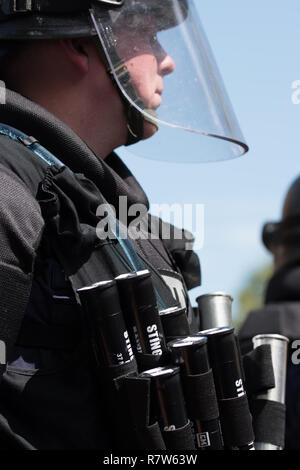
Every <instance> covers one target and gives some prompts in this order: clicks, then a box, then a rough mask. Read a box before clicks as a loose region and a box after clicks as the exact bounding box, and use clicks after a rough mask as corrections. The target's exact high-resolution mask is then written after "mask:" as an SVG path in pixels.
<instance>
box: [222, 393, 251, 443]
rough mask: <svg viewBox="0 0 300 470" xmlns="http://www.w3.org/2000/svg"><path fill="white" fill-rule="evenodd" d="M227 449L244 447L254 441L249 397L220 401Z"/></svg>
mask: <svg viewBox="0 0 300 470" xmlns="http://www.w3.org/2000/svg"><path fill="white" fill-rule="evenodd" d="M219 410H220V419H221V426H222V432H223V438H224V444H225V447H243V446H245V445H247V444H249V443H250V442H253V441H254V435H253V428H252V417H251V414H250V411H249V403H248V398H247V395H243V396H241V397H238V398H229V399H223V400H219Z"/></svg>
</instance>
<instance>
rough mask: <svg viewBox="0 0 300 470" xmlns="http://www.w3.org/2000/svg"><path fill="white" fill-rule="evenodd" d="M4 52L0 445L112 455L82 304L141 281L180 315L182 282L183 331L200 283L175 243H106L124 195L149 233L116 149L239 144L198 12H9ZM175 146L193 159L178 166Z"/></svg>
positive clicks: (108, 7)
mask: <svg viewBox="0 0 300 470" xmlns="http://www.w3.org/2000/svg"><path fill="white" fill-rule="evenodd" d="M0 47H1V59H0V70H1V77H0V78H1V80H3V82H5V85H6V87H7V89H6V101H5V103H4V104H2V105H0V155H1V158H0V178H1V185H0V187H1V198H0V199H1V204H0V206H1V207H0V214H1V215H0V219H1V227H0V230H1V260H0V279H1V283H0V284H1V296H0V304H1V305H0V339H1V340H3V341H4V342H5V344H6V345H7V358H8V363H7V366H6V367H3V368H2V373H1V383H0V441H1V446H2V447H3V448H22V449H64V448H72V449H74V448H97V449H104V448H110V446H111V441H112V436H111V434H110V432H109V423H108V422H107V420H106V413H105V409H104V406H103V401H102V398H101V396H102V395H101V393H102V391H101V390H99V387H98V385H97V384H96V382H95V378H94V375H93V370H92V366H91V364H90V358H89V354H88V348H87V343H88V338H87V337H86V334H85V325H84V317H83V315H82V311H81V308H80V305H79V301H78V297H77V295H76V291H77V290H78V289H79V288H81V287H84V286H86V285H88V284H92V283H95V282H97V281H101V280H107V279H112V278H114V277H116V276H117V275H119V274H122V273H126V272H131V271H135V270H138V269H141V268H145V267H146V268H147V269H149V270H150V272H151V273H152V276H153V282H154V284H155V288H156V292H157V296H158V302H159V303H160V307H164V308H165V307H170V306H173V305H177V304H178V298H179V296H178V295H174V293H173V291H172V290H171V289H170V288H169V287H168V284H170V282H171V281H170V280H171V279H174V277H175V278H176V280H177V283H179V284H180V285H181V289H182V292H184V296H183V298H185V303H186V305H185V307H186V308H187V310H188V311H189V319H190V322H191V321H192V313H191V308H190V305H189V301H188V296H187V289H189V288H192V287H195V286H196V285H198V284H199V265H198V261H197V259H196V258H195V255H193V253H192V252H189V253H188V256H183V255H182V253H183V252H185V243H184V241H185V240H184V239H183V241H182V243H181V245H180V244H179V245H178V242H176V246H175V245H173V244H172V240H167V241H166V243H164V240H162V238H161V237H160V234H159V233H158V231H157V233H155V234H154V235H155V237H153V238H151V237H145V236H143V237H140V239H137V240H136V239H133V238H132V237H130V234H129V235H128V237H127V238H126V239H125V240H124V239H123V238H122V237H118V235H116V233H113V234H112V235H113V236H112V237H108V236H105V237H101V236H99V230H100V232H101V230H102V232H103V231H104V228H103V226H101V227H102V228H101V229H99V225H98V223H99V216H98V213H97V210H98V207H99V205H102V204H107V203H108V204H110V207H112V208H114V210H115V213H114V214H113V216H112V217H113V219H114V220H115V221H117V223H118V226H119V227H122V229H123V230H124V229H126V223H125V221H124V220H123V218H122V214H121V213H120V212H119V200H120V198H121V197H126V198H127V204H128V205H131V204H137V203H139V204H142V205H143V207H144V208H145V211H144V220H145V224H144V227H143V234H144V235H145V233H147V234H149V231H150V230H152V231H153V230H154V229H153V225H152V224H150V223H148V222H149V214H148V208H149V206H148V199H147V197H146V195H145V193H144V192H143V190H142V188H141V187H140V186H139V184H138V182H137V181H136V180H135V178H134V176H133V175H132V174H131V173H130V172H129V170H128V169H127V168H126V166H125V165H124V164H123V163H122V161H121V160H120V159H119V157H118V156H117V154H116V153H115V152H114V151H115V149H117V148H118V147H120V146H122V145H133V144H136V143H138V142H140V143H139V144H138V146H137V147H136V152H137V153H138V154H145V153H147V151H145V152H144V149H143V147H142V141H143V140H145V139H149V138H151V141H152V140H153V148H152V149H151V154H150V155H148V156H150V158H159V159H167V160H176V161H180V160H181V161H194V162H197V161H199V160H203V161H215V160H218V159H223V160H224V159H226V158H233V157H237V156H239V155H241V154H243V153H244V152H245V151H247V145H246V144H245V143H244V139H243V136H242V134H241V132H240V129H239V126H238V123H237V121H236V119H235V117H234V114H233V112H232V109H231V108H230V106H228V98H227V96H226V93H225V90H224V87H223V85H222V83H221V79H220V77H219V74H218V71H217V68H216V65H215V62H214V60H213V57H212V53H211V51H210V49H209V46H208V44H207V41H206V38H205V36H204V33H203V32H202V29H201V26H200V23H199V22H198V19H197V13H196V10H195V7H194V5H193V1H192V0H166V1H164V2H161V1H158V0H124V1H123V0H95V1H87V0H76V1H72V2H65V1H62V0H59V1H51V2H49V1H45V0H33V1H30V2H27V1H26V2H22V1H21V2H15V1H10V0H3V1H2V2H1V5H0ZM176 132H182V138H181V139H179V141H178V142H177V145H175V146H173V147H172V143H174V138H173V134H174V133H175V135H176ZM184 136H186V137H187V138H190V139H191V141H192V142H193V139H199V143H201V141H202V147H201V155H199V152H198V151H197V150H196V148H195V149H194V152H191V155H189V156H187V155H186V152H185V148H186V140H185V137H184ZM164 141H165V142H167V143H168V148H169V152H167V153H166V152H164V155H161V153H160V149H161V148H162V146H163V143H164ZM139 146H140V147H139ZM197 147H198V141H197ZM164 148H165V147H164ZM129 221H130V219H129ZM127 223H128V221H127ZM158 226H159V224H158ZM157 230H158V229H157ZM110 234H111V233H110ZM105 235H107V234H106V232H105ZM189 241H190V240H189ZM172 247H173V248H172ZM181 297H182V296H181ZM112 433H113V430H112Z"/></svg>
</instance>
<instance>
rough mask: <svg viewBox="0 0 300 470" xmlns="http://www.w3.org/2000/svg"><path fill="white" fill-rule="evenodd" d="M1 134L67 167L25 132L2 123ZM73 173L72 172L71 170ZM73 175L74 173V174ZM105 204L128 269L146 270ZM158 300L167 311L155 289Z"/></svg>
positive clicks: (53, 163) (59, 166)
mask: <svg viewBox="0 0 300 470" xmlns="http://www.w3.org/2000/svg"><path fill="white" fill-rule="evenodd" d="M0 134H2V135H6V136H7V137H10V138H11V139H13V140H15V141H17V142H20V143H22V144H23V145H25V147H27V148H28V149H29V150H32V151H33V152H34V153H35V154H36V155H37V156H38V157H40V158H41V159H42V160H43V161H44V162H46V163H47V165H49V166H53V165H55V166H57V167H58V168H63V167H66V165H64V164H63V163H62V162H61V161H60V160H59V159H58V158H57V157H55V156H54V155H53V154H52V153H51V152H49V151H48V150H47V149H45V148H44V147H43V146H42V145H41V144H40V143H39V142H38V141H37V140H36V139H35V138H34V137H29V136H28V135H26V134H24V133H23V132H21V131H19V130H18V129H15V128H14V127H11V126H8V125H6V124H2V123H0ZM69 170H70V168H69ZM70 171H71V172H72V170H70ZM72 173H73V172H72ZM104 203H106V205H107V213H108V217H109V219H110V228H111V230H112V233H113V235H114V237H115V238H116V240H117V241H118V243H119V245H120V246H121V248H122V250H123V252H124V253H125V254H126V257H127V259H128V260H129V262H130V264H131V266H128V264H127V263H126V268H127V269H129V271H130V272H134V271H142V270H144V269H146V267H145V265H144V263H143V262H142V260H141V258H140V257H139V255H138V253H137V252H136V250H135V249H134V247H133V246H132V243H131V242H130V240H129V239H128V236H127V233H126V231H125V230H124V229H123V228H122V226H121V224H120V223H119V221H118V220H117V219H116V218H115V216H114V215H113V213H112V211H111V210H110V206H109V204H108V203H107V202H106V201H105V199H104ZM113 227H116V231H114V230H113ZM115 253H116V255H117V256H118V257H119V259H120V260H121V261H122V263H123V264H124V261H123V259H122V257H121V255H120V254H119V253H118V252H117V251H116V250H115ZM155 293H156V298H157V302H158V307H159V309H160V310H161V309H165V308H166V306H165V304H164V302H163V301H162V299H161V297H160V295H159V293H158V291H157V289H155Z"/></svg>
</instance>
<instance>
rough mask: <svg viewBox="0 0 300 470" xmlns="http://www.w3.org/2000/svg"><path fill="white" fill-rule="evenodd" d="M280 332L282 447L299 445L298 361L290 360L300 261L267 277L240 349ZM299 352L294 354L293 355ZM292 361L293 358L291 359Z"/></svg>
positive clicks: (299, 332) (299, 302)
mask: <svg viewBox="0 0 300 470" xmlns="http://www.w3.org/2000/svg"><path fill="white" fill-rule="evenodd" d="M263 333H274V334H281V335H283V336H286V337H287V338H289V339H290V350H289V358H288V364H287V385H286V442H285V449H300V398H299V397H300V365H298V364H295V363H293V362H292V355H293V353H295V352H296V351H295V350H294V349H292V347H291V346H292V345H293V341H294V340H296V339H300V264H299V263H294V264H290V265H287V266H285V267H284V268H282V269H281V270H279V271H278V272H277V273H276V274H275V275H274V276H273V277H272V279H271V280H270V282H269V284H268V288H267V292H266V305H265V306H264V307H263V308H262V309H260V310H256V311H253V312H250V314H249V316H248V317H247V319H246V321H245V323H244V324H243V326H242V327H241V329H240V331H239V339H240V343H241V349H242V351H243V352H245V353H246V352H248V351H249V350H251V349H252V342H251V339H252V338H253V336H255V335H257V334H263ZM297 357H298V358H299V355H298V356H297V354H296V359H297ZM294 362H295V361H294Z"/></svg>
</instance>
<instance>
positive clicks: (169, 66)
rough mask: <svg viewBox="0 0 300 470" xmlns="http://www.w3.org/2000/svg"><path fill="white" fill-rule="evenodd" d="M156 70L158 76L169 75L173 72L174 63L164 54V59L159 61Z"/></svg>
mask: <svg viewBox="0 0 300 470" xmlns="http://www.w3.org/2000/svg"><path fill="white" fill-rule="evenodd" d="M158 68H159V73H160V75H162V76H164V75H169V74H170V73H173V72H174V70H175V62H174V60H173V59H172V57H171V56H169V55H168V54H165V55H164V57H163V58H162V59H161V60H160V62H159V67H158Z"/></svg>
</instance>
